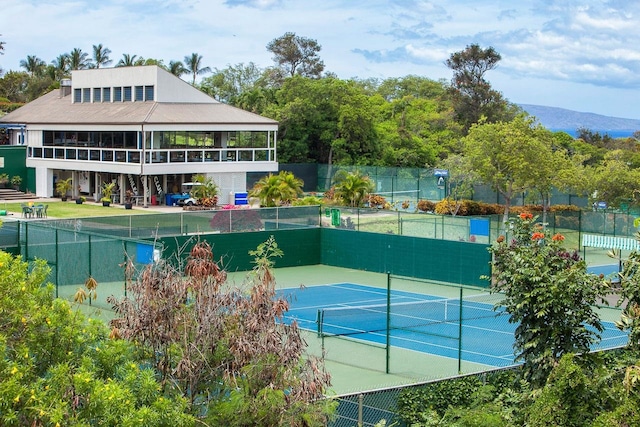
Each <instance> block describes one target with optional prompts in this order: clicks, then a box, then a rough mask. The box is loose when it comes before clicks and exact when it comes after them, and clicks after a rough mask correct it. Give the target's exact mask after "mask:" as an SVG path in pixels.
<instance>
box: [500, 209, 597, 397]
mask: <svg viewBox="0 0 640 427" xmlns="http://www.w3.org/2000/svg"><path fill="white" fill-rule="evenodd" d="M536 221H537V217H534V216H533V215H532V214H531V213H528V212H522V213H521V214H520V215H518V216H517V217H515V218H512V219H511V221H510V223H509V227H508V229H510V237H509V239H505V238H503V237H502V236H500V237H498V239H497V241H496V243H494V244H493V246H492V247H491V248H490V251H491V253H492V255H493V263H492V265H493V275H492V277H491V279H492V280H493V283H492V288H493V290H494V291H496V292H501V293H502V294H503V295H504V298H503V300H502V301H501V302H500V303H499V305H500V306H504V307H505V308H506V311H507V313H509V315H510V319H509V321H510V322H511V323H514V324H517V325H518V326H517V328H516V330H515V340H516V342H515V345H514V349H515V351H516V360H517V361H523V362H524V373H525V376H526V377H527V379H528V380H529V381H530V382H531V383H533V384H535V385H542V384H544V383H545V381H546V378H547V375H548V374H549V372H551V370H552V369H553V367H554V366H555V365H556V364H557V363H558V361H559V360H560V358H561V357H562V355H563V354H566V353H587V352H589V348H590V346H591V344H592V343H594V342H596V341H598V340H599V339H600V333H601V332H602V331H603V327H602V322H601V320H600V318H599V316H598V312H597V311H596V308H595V307H596V305H597V304H601V303H602V302H603V297H604V295H605V294H606V293H607V290H608V285H607V283H606V282H605V281H604V280H602V279H601V278H599V277H597V276H595V275H593V274H590V273H588V272H587V265H586V263H585V262H584V260H582V259H581V257H580V254H579V253H578V251H569V250H567V249H565V248H564V247H562V242H563V241H564V236H562V235H561V234H556V235H555V236H553V237H552V238H551V239H550V241H548V240H545V238H544V237H545V234H544V229H543V227H542V225H540V224H538V223H536Z"/></svg>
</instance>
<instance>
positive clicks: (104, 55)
mask: <svg viewBox="0 0 640 427" xmlns="http://www.w3.org/2000/svg"><path fill="white" fill-rule="evenodd" d="M110 53H111V50H110V49H108V48H106V47H103V46H102V43H100V44H99V45H95V44H94V45H93V62H94V64H93V65H94V66H95V68H100V66H101V65H109V64H111V63H112V62H113V61H112V60H111V59H109V54H110Z"/></svg>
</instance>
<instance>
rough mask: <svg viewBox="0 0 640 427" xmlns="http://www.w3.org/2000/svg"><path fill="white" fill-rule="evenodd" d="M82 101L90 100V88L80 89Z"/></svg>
mask: <svg viewBox="0 0 640 427" xmlns="http://www.w3.org/2000/svg"><path fill="white" fill-rule="evenodd" d="M82 102H91V89H89V88H88V87H85V88H84V89H82Z"/></svg>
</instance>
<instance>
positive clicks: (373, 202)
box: [368, 194, 387, 208]
mask: <svg viewBox="0 0 640 427" xmlns="http://www.w3.org/2000/svg"><path fill="white" fill-rule="evenodd" d="M368 201H369V207H370V208H384V207H385V205H386V204H387V199H385V198H384V197H383V196H380V195H378V194H369V197H368Z"/></svg>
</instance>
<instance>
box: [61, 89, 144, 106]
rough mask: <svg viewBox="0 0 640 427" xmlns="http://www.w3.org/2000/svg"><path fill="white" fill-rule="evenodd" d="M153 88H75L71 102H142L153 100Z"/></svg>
mask: <svg viewBox="0 0 640 427" xmlns="http://www.w3.org/2000/svg"><path fill="white" fill-rule="evenodd" d="M154 92H155V91H154V86H116V87H94V88H88V87H85V88H75V89H74V90H73V102H77V103H81V102H84V103H89V102H132V101H135V102H144V101H153V100H154Z"/></svg>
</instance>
